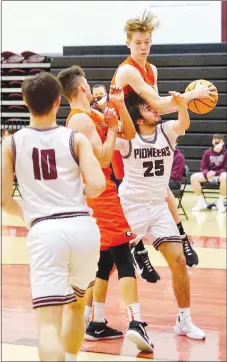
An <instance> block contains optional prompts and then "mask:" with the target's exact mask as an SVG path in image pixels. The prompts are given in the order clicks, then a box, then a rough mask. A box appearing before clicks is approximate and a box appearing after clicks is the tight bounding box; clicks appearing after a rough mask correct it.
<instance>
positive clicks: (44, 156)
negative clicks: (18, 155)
mask: <svg viewBox="0 0 227 362" xmlns="http://www.w3.org/2000/svg"><path fill="white" fill-rule="evenodd" d="M40 159H41V162H40ZM32 160H33V170H34V177H35V179H36V180H41V170H40V165H41V169H42V178H43V179H44V180H55V179H56V178H57V177H58V173H57V168H56V159H55V151H54V150H53V149H51V150H41V151H40V150H38V148H33V152H32Z"/></svg>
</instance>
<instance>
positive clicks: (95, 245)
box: [62, 216, 100, 358]
mask: <svg viewBox="0 0 227 362" xmlns="http://www.w3.org/2000/svg"><path fill="white" fill-rule="evenodd" d="M69 220H70V219H69ZM71 220H72V219H71ZM70 226H71V229H70V230H69V232H68V235H67V236H68V243H69V245H70V251H71V255H70V264H69V271H70V279H69V280H70V284H71V286H72V288H73V290H74V293H75V295H76V297H77V299H78V302H77V303H75V306H73V307H71V306H68V308H65V314H64V318H63V328H62V340H63V342H64V346H65V351H66V352H67V353H68V354H70V355H71V356H75V358H76V356H77V354H78V352H79V349H80V347H81V345H82V342H83V339H84V334H85V320H84V310H85V293H86V290H87V288H89V287H92V286H93V285H94V280H95V275H96V272H97V268H98V260H99V254H100V232H99V229H98V227H97V225H96V223H95V221H94V219H92V218H91V217H86V216H82V217H76V218H74V219H73V223H71V225H70Z"/></svg>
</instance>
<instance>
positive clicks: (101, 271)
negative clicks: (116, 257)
mask: <svg viewBox="0 0 227 362" xmlns="http://www.w3.org/2000/svg"><path fill="white" fill-rule="evenodd" d="M113 265H114V263H113V260H112V257H111V254H110V251H109V250H108V251H100V258H99V262H98V271H97V273H96V277H97V278H99V279H102V280H106V281H108V280H109V277H110V272H111V270H112V268H113Z"/></svg>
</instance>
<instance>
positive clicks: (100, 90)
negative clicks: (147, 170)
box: [91, 84, 108, 113]
mask: <svg viewBox="0 0 227 362" xmlns="http://www.w3.org/2000/svg"><path fill="white" fill-rule="evenodd" d="M92 95H93V100H94V103H93V104H92V106H91V108H93V109H96V110H97V111H99V112H101V113H103V112H104V110H105V108H106V107H107V104H108V96H107V91H106V87H105V86H104V85H102V84H95V85H94V86H93V87H92Z"/></svg>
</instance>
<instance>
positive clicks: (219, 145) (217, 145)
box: [212, 137, 224, 151]
mask: <svg viewBox="0 0 227 362" xmlns="http://www.w3.org/2000/svg"><path fill="white" fill-rule="evenodd" d="M212 145H213V146H214V149H215V150H216V151H221V149H222V147H223V146H224V140H223V139H222V138H216V137H215V138H213V140H212Z"/></svg>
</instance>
